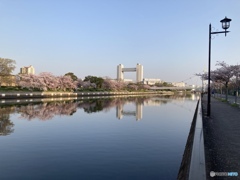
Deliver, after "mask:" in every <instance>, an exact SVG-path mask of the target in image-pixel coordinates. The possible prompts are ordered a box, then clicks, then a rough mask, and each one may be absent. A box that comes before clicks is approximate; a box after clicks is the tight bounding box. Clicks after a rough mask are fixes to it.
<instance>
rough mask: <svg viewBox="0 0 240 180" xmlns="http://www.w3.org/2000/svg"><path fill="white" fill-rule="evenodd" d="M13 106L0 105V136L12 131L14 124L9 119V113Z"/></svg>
mask: <svg viewBox="0 0 240 180" xmlns="http://www.w3.org/2000/svg"><path fill="white" fill-rule="evenodd" d="M14 109H15V108H14V107H0V136H7V135H10V134H11V133H13V132H14V129H13V126H14V124H13V123H12V122H11V120H10V114H11V113H13V112H14Z"/></svg>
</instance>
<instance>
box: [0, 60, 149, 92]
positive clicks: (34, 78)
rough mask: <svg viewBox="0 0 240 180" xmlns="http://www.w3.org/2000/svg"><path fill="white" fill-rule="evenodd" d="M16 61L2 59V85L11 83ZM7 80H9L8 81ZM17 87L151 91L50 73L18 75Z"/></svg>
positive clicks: (120, 82) (124, 84)
mask: <svg viewBox="0 0 240 180" xmlns="http://www.w3.org/2000/svg"><path fill="white" fill-rule="evenodd" d="M15 64H16V61H14V60H11V59H6V58H0V77H1V78H0V85H1V82H2V81H10V78H8V77H10V76H11V74H12V72H13V71H14V69H15V67H16V66H15ZM6 78H7V79H6ZM15 84H16V86H17V87H19V88H22V89H28V90H39V91H76V90H79V91H96V90H97V91H99V90H100V91H123V90H127V91H142V90H147V89H149V86H148V85H144V84H142V83H125V82H123V81H116V80H113V79H110V78H102V77H97V76H91V75H89V76H86V77H85V78H84V79H80V78H78V77H77V76H76V75H75V74H74V73H72V72H68V73H66V74H65V75H62V76H55V75H53V74H52V73H50V72H42V73H40V74H38V75H35V74H18V75H16V82H15Z"/></svg>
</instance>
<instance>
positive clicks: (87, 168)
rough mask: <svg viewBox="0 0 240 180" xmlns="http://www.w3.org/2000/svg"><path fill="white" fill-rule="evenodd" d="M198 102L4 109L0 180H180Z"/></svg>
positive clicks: (93, 102)
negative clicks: (178, 176)
mask: <svg viewBox="0 0 240 180" xmlns="http://www.w3.org/2000/svg"><path fill="white" fill-rule="evenodd" d="M196 103H197V97H196V96H194V95H192V96H190V97H168V98H167V97H153V96H148V97H121V98H106V99H89V100H68V101H54V102H44V103H35V104H34V103H31V104H27V103H24V104H21V103H20V104H19V102H18V105H8V106H4V105H1V108H0V118H1V119H0V144H1V146H0V160H1V163H0V179H1V180H5V179H7V180H12V179H14V180H15V179H17V180H19V179H20V180H21V179H23V180H26V179H30V180H35V179H36V180H38V179H43V180H46V179H51V180H52V179H57V180H60V179H64V180H65V179H83V180H85V179H93V180H98V179H104V180H106V179H121V180H123V179H131V180H134V179H138V180H139V179H144V180H145V179H167V180H169V179H176V177H177V173H178V170H179V166H180V163H181V159H182V155H183V151H184V147H185V144H186V140H187V136H188V133H189V128H190V125H191V121H192V117H193V114H194V110H195V108H196ZM5 104H6V102H5Z"/></svg>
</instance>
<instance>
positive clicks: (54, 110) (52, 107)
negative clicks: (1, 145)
mask: <svg viewBox="0 0 240 180" xmlns="http://www.w3.org/2000/svg"><path fill="white" fill-rule="evenodd" d="M185 98H188V99H191V100H195V99H196V98H197V96H195V95H191V96H190V97H185V96H182V97H181V96H171V97H162V96H154V97H153V96H144V97H117V98H116V97H115V98H113V97H111V98H104V99H83V100H76V99H72V100H63V101H53V102H38V103H30V104H26V103H25V104H22V105H20V104H18V105H11V107H4V106H3V107H2V108H0V111H1V116H0V117H1V119H0V128H1V129H0V130H1V135H8V134H10V133H11V132H13V131H14V130H13V129H12V128H13V126H14V125H13V123H12V122H11V121H10V120H9V118H10V116H9V115H10V114H11V113H14V112H17V113H18V114H20V117H21V118H23V119H27V120H32V119H39V120H42V121H45V120H50V119H52V118H53V117H54V116H62V115H65V116H71V115H73V114H74V113H75V112H77V110H78V109H83V110H84V112H86V113H96V112H100V111H105V112H108V111H109V110H110V109H111V108H114V107H115V108H116V118H118V119H122V118H123V117H124V116H135V117H136V120H140V119H142V117H143V106H160V105H164V104H167V103H168V102H172V101H173V100H174V101H176V100H177V101H182V102H184V101H185ZM129 103H130V104H132V105H134V106H135V110H130V109H128V107H126V106H125V105H126V104H129Z"/></svg>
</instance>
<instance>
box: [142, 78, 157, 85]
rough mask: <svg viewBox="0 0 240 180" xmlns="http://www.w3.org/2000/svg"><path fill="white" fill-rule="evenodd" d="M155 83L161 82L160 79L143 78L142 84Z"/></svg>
mask: <svg viewBox="0 0 240 180" xmlns="http://www.w3.org/2000/svg"><path fill="white" fill-rule="evenodd" d="M156 83H161V79H147V78H144V79H143V84H148V85H155V84H156Z"/></svg>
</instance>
